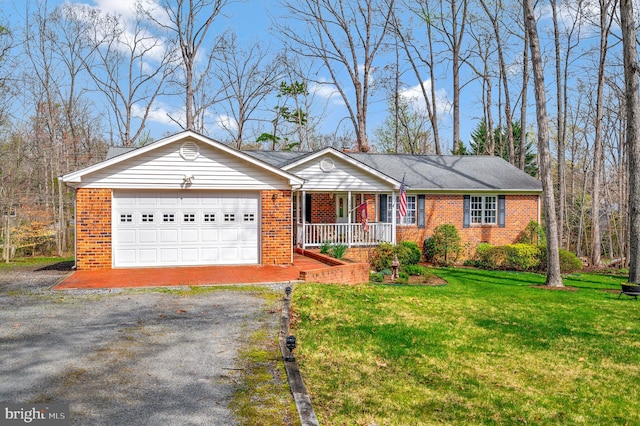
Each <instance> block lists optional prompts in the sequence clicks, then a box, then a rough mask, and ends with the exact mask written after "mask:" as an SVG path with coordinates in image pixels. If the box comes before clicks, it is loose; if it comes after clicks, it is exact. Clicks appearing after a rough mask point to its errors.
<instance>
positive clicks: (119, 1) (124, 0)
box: [0, 0, 553, 152]
mask: <svg viewBox="0 0 640 426" xmlns="http://www.w3.org/2000/svg"><path fill="white" fill-rule="evenodd" d="M66 1H67V2H68V3H73V4H80V3H83V4H87V5H90V6H91V7H96V8H99V9H102V10H104V11H107V12H111V13H118V14H121V15H123V16H125V17H126V16H130V15H131V14H132V8H131V6H132V4H133V1H132V0H85V1H79V0H66ZM146 1H147V2H152V1H154V0H146ZM60 3H62V0H49V3H48V6H49V8H50V9H52V8H53V7H54V6H55V5H57V4H60ZM27 4H28V3H27ZM0 5H2V9H3V14H4V15H5V19H8V21H9V22H15V23H18V22H20V19H21V17H23V16H24V14H25V3H24V2H23V1H22V0H0ZM31 5H32V6H33V1H31ZM223 14H224V15H225V16H222V17H219V18H218V20H217V22H216V24H214V27H215V28H214V29H213V32H215V34H219V33H221V32H223V31H224V30H227V29H233V30H234V31H235V32H236V33H237V35H238V38H239V40H240V42H241V43H250V42H254V41H258V42H259V43H260V44H261V45H262V47H269V48H270V49H272V50H273V51H274V52H275V51H277V50H278V49H279V48H280V42H279V41H278V39H277V38H276V37H275V36H273V35H272V34H271V33H270V27H271V17H278V16H279V15H281V14H282V10H281V9H280V8H279V6H278V3H277V1H269V0H248V1H236V2H231V3H230V4H229V5H228V6H227V7H226V8H225V9H224V11H223ZM548 28H549V22H548V20H546V22H545V20H541V21H540V23H539V29H540V32H541V35H542V36H544V34H545V31H547V30H548ZM547 47H548V46H547ZM516 49H519V48H518V47H516V48H514V52H516V53H515V54H514V56H513V58H512V64H511V65H512V66H513V67H514V69H518V72H519V67H520V65H519V64H518V53H517V51H516ZM388 62H390V58H383V57H381V61H380V62H379V64H380V65H382V64H383V63H388ZM405 65H406V64H405ZM495 66H496V67H497V64H495ZM551 70H552V69H551V66H550V65H549V66H548V70H547V71H551ZM316 71H317V74H316V77H315V78H316V79H318V80H329V74H328V73H327V72H326V71H325V70H322V69H316ZM436 74H437V80H436V87H437V89H438V97H439V103H440V111H439V112H440V134H441V138H442V141H441V143H442V146H443V151H446V152H448V150H449V149H450V147H451V132H452V131H451V115H450V112H449V103H450V99H451V97H450V93H451V78H450V75H451V71H450V69H448V68H447V66H446V64H444V63H443V64H440V66H439V68H438V69H437V72H436ZM471 75H472V73H471V71H470V69H466V70H464V71H463V76H462V80H463V81H462V82H463V83H465V82H466V81H467V80H469V79H470V78H471ZM518 78H519V77H518ZM414 80H415V79H414ZM421 83H422V84H429V82H428V81H427V82H421ZM552 84H553V80H552V78H548V79H547V86H548V87H550V86H551V85H552ZM497 86H498V83H497V80H496V81H494V94H493V96H494V102H495V101H496V100H497V98H498V87H497ZM418 89H419V82H417V81H411V80H410V79H409V80H407V82H406V85H405V88H404V89H403V90H402V93H403V94H404V95H405V96H407V97H408V98H411V94H412V93H417V91H418ZM310 90H311V91H312V92H313V94H314V95H315V102H314V104H315V105H316V108H317V109H316V111H312V112H311V115H312V116H313V115H314V114H316V115H317V116H318V117H320V116H321V117H322V120H321V122H320V124H319V130H320V131H321V132H322V133H327V134H333V133H336V132H337V133H341V131H342V130H345V129H347V130H349V129H352V127H351V125H350V122H349V120H348V119H345V117H346V116H347V115H346V109H345V107H344V104H343V102H342V100H341V99H339V98H338V97H337V96H336V93H335V90H334V89H332V88H331V87H329V86H327V85H325V86H318V85H313V84H311V85H310ZM511 90H512V92H515V93H512V102H515V99H516V98H517V96H518V95H517V93H518V92H519V87H518V83H514V84H513V87H511ZM481 96H482V90H481V87H480V85H479V84H478V83H477V81H476V82H472V83H469V84H466V85H465V87H464V89H463V91H462V94H461V105H460V109H461V138H462V140H463V141H464V142H467V141H469V139H470V133H471V132H472V131H473V129H474V128H475V127H476V126H477V124H478V122H479V120H480V117H481V116H482V110H481ZM549 99H550V100H552V99H553V98H552V93H550V94H549ZM181 101H182V99H181V98H180V97H173V98H163V99H160V102H159V103H158V106H157V109H156V110H155V111H154V113H153V114H152V116H151V121H149V122H148V124H147V129H148V130H149V131H150V133H151V136H152V137H154V138H158V137H161V136H163V135H164V134H165V133H175V132H177V131H179V130H180V128H179V127H178V126H177V125H176V124H175V123H172V122H171V121H170V120H168V119H167V112H170V113H172V114H173V115H176V114H179V112H178V111H179V110H180V105H181ZM529 103H530V105H531V104H532V103H533V96H532V95H530V97H529ZM273 105H275V100H273V102H272V103H270V102H269V101H268V102H267V103H266V104H265V105H264V108H263V111H262V112H260V113H259V114H262V118H263V121H262V124H258V123H255V130H254V133H256V134H259V133H260V131H261V130H267V131H268V129H266V128H264V129H261V127H260V126H263V127H264V126H265V124H264V123H266V122H268V120H269V118H270V115H269V114H270V113H269V111H267V109H269V108H272V106H273ZM516 108H518V109H516ZM513 109H514V114H516V115H514V117H515V118H516V119H518V118H519V107H517V106H516V105H514V107H513ZM529 110H530V117H531V118H530V119H529V123H533V122H534V118H533V117H534V116H533V113H534V111H533V108H532V107H531V106H530V107H529ZM387 114H388V112H387V101H386V99H385V97H384V96H382V94H381V91H377V92H375V93H374V95H373V96H372V99H371V103H370V105H369V118H368V135H369V139H370V140H373V139H374V138H375V129H376V128H377V127H378V126H380V125H381V123H382V122H383V120H384V119H385V117H386V116H387ZM494 116H495V120H496V121H497V114H494ZM225 120H228V119H227V118H226V117H225V114H224V111H222V110H216V111H212V117H211V118H210V123H211V124H210V126H209V127H208V133H209V135H210V136H212V137H216V138H219V139H223V138H224V137H225V134H224V132H222V131H221V130H220V129H218V128H216V124H215V123H219V122H225Z"/></svg>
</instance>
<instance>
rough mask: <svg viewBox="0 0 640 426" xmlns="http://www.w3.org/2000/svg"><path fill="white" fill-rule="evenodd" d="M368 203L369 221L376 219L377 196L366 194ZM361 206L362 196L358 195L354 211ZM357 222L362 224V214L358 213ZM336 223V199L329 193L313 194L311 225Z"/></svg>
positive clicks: (353, 206)
mask: <svg viewBox="0 0 640 426" xmlns="http://www.w3.org/2000/svg"><path fill="white" fill-rule="evenodd" d="M364 199H365V201H366V202H367V217H368V218H369V221H372V220H373V219H375V214H376V196H375V194H365V195H364ZM359 204H360V194H357V196H356V199H355V201H354V202H353V205H352V206H351V208H352V209H354V208H356V207H357V206H358V205H359ZM356 220H357V221H358V222H360V212H359V211H356ZM335 222H336V199H335V197H331V194H329V193H312V194H311V223H335Z"/></svg>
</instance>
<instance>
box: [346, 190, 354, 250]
mask: <svg viewBox="0 0 640 426" xmlns="http://www.w3.org/2000/svg"><path fill="white" fill-rule="evenodd" d="M351 213H352V212H351V191H349V192H347V229H348V230H349V231H348V232H347V238H348V241H347V246H349V247H351V242H352V241H353V231H352V229H351Z"/></svg>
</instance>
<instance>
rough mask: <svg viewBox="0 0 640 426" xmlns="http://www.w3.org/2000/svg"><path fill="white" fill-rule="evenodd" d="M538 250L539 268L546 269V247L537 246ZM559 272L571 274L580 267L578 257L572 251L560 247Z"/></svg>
mask: <svg viewBox="0 0 640 426" xmlns="http://www.w3.org/2000/svg"><path fill="white" fill-rule="evenodd" d="M538 248H539V250H540V270H541V271H546V270H547V248H546V247H541V246H539V247H538ZM559 255H560V272H562V273H563V274H572V273H574V272H576V271H579V270H581V269H582V261H581V260H580V259H578V256H576V255H575V254H574V253H571V252H570V251H568V250H564V249H560V250H559Z"/></svg>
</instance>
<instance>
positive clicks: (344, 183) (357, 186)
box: [287, 154, 393, 192]
mask: <svg viewBox="0 0 640 426" xmlns="http://www.w3.org/2000/svg"><path fill="white" fill-rule="evenodd" d="M327 159H330V160H331V162H333V165H334V167H333V168H331V167H327V164H330V163H328V162H326V160H327ZM323 160H325V163H323ZM287 171H288V172H289V173H293V174H294V175H296V176H298V177H301V178H302V179H304V180H305V183H304V185H303V186H302V189H303V190H306V191H358V192H377V191H383V192H391V191H392V190H393V186H392V185H391V184H390V183H389V182H386V181H384V180H383V179H382V178H380V177H378V176H375V175H374V174H373V173H371V172H369V171H367V170H366V168H364V167H359V166H358V165H355V164H353V163H350V162H348V161H346V160H345V159H343V158H339V157H338V156H336V155H331V154H326V155H323V156H320V157H315V158H312V159H310V160H309V161H308V162H304V163H302V164H299V165H297V166H295V167H292V168H291V169H288V170H287Z"/></svg>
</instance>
